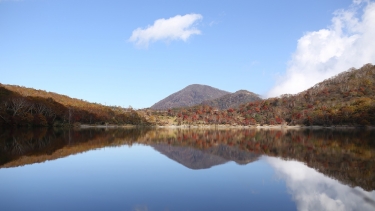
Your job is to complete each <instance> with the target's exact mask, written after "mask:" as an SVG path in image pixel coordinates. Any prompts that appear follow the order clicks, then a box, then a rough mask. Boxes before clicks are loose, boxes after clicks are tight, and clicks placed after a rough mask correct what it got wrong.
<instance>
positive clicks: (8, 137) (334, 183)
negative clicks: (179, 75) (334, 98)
mask: <svg viewBox="0 0 375 211" xmlns="http://www.w3.org/2000/svg"><path fill="white" fill-rule="evenodd" d="M0 134H1V135H0V196H1V197H0V210H139V211H151V210H375V191H374V190H375V174H374V170H375V162H374V161H375V143H374V142H375V140H374V137H375V133H374V132H373V131H355V130H349V131H332V130H315V131H313V130H304V131H280V130H249V129H247V130H188V129H183V130H181V129H170V130H167V129H123V130H104V129H93V130H81V131H51V130H46V129H39V130H34V131H2V132H1V133H0Z"/></svg>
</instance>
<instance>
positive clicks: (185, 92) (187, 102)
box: [151, 84, 229, 110]
mask: <svg viewBox="0 0 375 211" xmlns="http://www.w3.org/2000/svg"><path fill="white" fill-rule="evenodd" d="M226 94H229V92H227V91H223V90H220V89H216V88H213V87H211V86H207V85H200V84H192V85H189V86H187V87H185V88H184V89H182V90H180V91H178V92H176V93H173V94H171V95H169V96H168V97H166V98H164V99H163V100H161V101H159V102H157V103H155V104H154V105H153V106H151V109H155V110H166V109H169V108H178V107H189V106H194V105H198V104H200V103H202V102H203V101H205V100H211V99H216V98H219V97H222V96H224V95H226Z"/></svg>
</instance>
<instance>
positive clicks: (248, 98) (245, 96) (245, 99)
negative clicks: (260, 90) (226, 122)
mask: <svg viewBox="0 0 375 211" xmlns="http://www.w3.org/2000/svg"><path fill="white" fill-rule="evenodd" d="M259 100H262V98H260V97H259V95H257V94H255V93H253V92H249V91H247V90H239V91H237V92H235V93H231V94H227V95H224V96H222V97H219V98H216V99H213V100H205V101H203V102H202V105H208V106H211V107H215V108H218V109H220V110H223V109H229V108H237V107H239V106H240V105H241V104H244V103H249V102H254V101H259Z"/></svg>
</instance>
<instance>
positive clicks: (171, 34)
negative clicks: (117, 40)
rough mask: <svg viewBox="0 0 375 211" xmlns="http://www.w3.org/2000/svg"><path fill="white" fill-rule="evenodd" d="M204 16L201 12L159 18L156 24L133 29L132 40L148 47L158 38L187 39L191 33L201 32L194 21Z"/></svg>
mask: <svg viewBox="0 0 375 211" xmlns="http://www.w3.org/2000/svg"><path fill="white" fill-rule="evenodd" d="M202 18H203V16H202V15H200V14H187V15H184V16H181V15H176V16H174V17H172V18H169V19H164V18H162V19H158V20H156V21H155V22H154V25H152V26H148V27H146V28H144V29H142V28H137V29H136V30H134V31H133V33H132V35H131V37H130V38H129V41H130V42H133V43H135V44H136V45H137V46H139V47H146V48H147V47H148V45H149V43H150V42H155V41H158V40H165V41H171V40H183V41H186V40H187V39H188V38H189V37H190V36H191V35H194V34H201V31H200V30H198V29H197V28H195V27H194V23H196V22H197V21H198V20H201V19H202Z"/></svg>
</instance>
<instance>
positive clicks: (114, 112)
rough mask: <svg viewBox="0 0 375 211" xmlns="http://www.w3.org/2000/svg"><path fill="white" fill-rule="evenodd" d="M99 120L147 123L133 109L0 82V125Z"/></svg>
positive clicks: (14, 125)
mask: <svg viewBox="0 0 375 211" xmlns="http://www.w3.org/2000/svg"><path fill="white" fill-rule="evenodd" d="M74 122H80V123H85V124H93V123H101V124H103V123H104V122H107V123H110V124H148V122H147V121H146V120H145V119H144V118H143V117H141V116H140V115H139V114H138V113H137V112H136V111H134V110H132V109H124V108H121V107H115V106H104V105H101V104H97V103H89V102H87V101H84V100H80V99H75V98H70V97H68V96H66V95H61V94H57V93H53V92H47V91H44V90H36V89H33V88H26V87H22V86H16V85H5V84H0V127H2V126H5V127H20V126H25V127H30V126H38V127H39V126H53V125H55V126H57V124H58V125H61V124H69V125H71V124H73V123H74Z"/></svg>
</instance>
